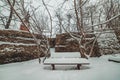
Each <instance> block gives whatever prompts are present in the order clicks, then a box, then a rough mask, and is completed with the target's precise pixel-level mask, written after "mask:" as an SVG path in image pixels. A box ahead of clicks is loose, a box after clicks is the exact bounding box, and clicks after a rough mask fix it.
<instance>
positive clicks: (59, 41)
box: [55, 33, 100, 57]
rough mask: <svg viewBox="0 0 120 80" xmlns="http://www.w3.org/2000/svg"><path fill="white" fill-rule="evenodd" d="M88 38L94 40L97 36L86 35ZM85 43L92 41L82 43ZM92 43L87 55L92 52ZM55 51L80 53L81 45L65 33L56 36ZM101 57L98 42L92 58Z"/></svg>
mask: <svg viewBox="0 0 120 80" xmlns="http://www.w3.org/2000/svg"><path fill="white" fill-rule="evenodd" d="M74 34H79V33H74ZM86 37H87V38H92V37H95V35H92V34H87V35H86ZM85 41H86V42H87V41H90V40H83V41H82V43H83V44H84V43H85ZM92 43H93V42H91V43H90V44H89V45H88V47H87V48H88V49H87V54H89V52H90V48H91V46H92ZM55 51H56V52H79V44H78V42H77V41H76V40H74V39H72V38H71V37H70V35H69V34H68V33H63V34H59V35H57V36H56V46H55ZM96 56H97V57H99V56H100V52H99V47H98V43H97V41H96V43H95V46H94V49H93V53H92V55H91V57H96Z"/></svg>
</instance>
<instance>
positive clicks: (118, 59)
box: [109, 55, 120, 62]
mask: <svg viewBox="0 0 120 80" xmlns="http://www.w3.org/2000/svg"><path fill="white" fill-rule="evenodd" d="M109 60H111V61H116V62H120V55H117V56H116V55H114V56H111V57H110V58H109Z"/></svg>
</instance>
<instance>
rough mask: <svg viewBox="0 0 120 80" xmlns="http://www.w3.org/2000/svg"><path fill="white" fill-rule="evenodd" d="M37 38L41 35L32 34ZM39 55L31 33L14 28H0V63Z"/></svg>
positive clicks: (23, 59)
mask: <svg viewBox="0 0 120 80" xmlns="http://www.w3.org/2000/svg"><path fill="white" fill-rule="evenodd" d="M34 35H35V36H36V37H37V38H38V39H41V38H42V37H41V35H38V34H34ZM38 54H41V57H42V56H44V55H43V53H42V52H41V53H39V51H38V48H37V46H36V43H35V41H34V39H33V38H32V36H31V34H29V33H28V32H22V31H14V30H0V64H4V63H11V62H20V61H26V60H31V59H35V58H38V57H39V56H38Z"/></svg>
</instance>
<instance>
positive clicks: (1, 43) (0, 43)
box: [0, 41, 36, 46]
mask: <svg viewBox="0 0 120 80" xmlns="http://www.w3.org/2000/svg"><path fill="white" fill-rule="evenodd" d="M3 44H9V45H18V46H19V45H23V46H34V45H36V44H25V43H12V42H3V41H0V45H3Z"/></svg>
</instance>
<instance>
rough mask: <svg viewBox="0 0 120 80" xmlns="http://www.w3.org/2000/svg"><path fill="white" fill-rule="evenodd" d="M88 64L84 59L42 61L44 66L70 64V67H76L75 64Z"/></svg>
mask: <svg viewBox="0 0 120 80" xmlns="http://www.w3.org/2000/svg"><path fill="white" fill-rule="evenodd" d="M85 63H89V61H88V60H87V59H85V58H48V59H46V60H45V61H44V64H58V65H61V64H65V65H66V64H70V65H77V64H85Z"/></svg>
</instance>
